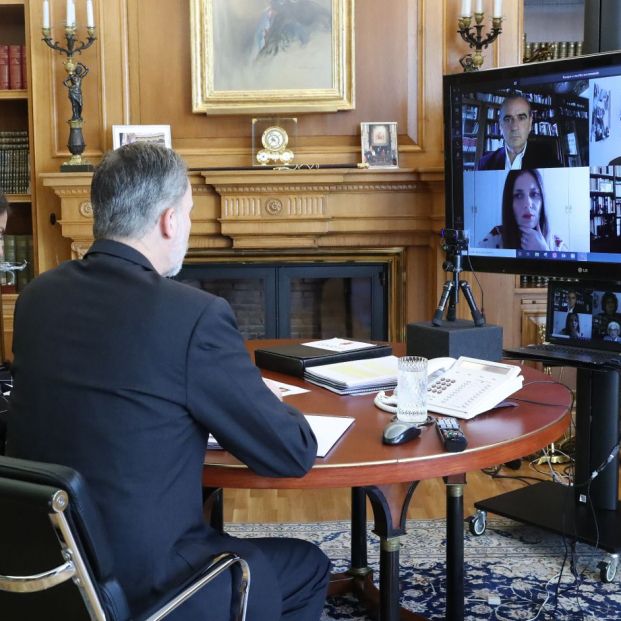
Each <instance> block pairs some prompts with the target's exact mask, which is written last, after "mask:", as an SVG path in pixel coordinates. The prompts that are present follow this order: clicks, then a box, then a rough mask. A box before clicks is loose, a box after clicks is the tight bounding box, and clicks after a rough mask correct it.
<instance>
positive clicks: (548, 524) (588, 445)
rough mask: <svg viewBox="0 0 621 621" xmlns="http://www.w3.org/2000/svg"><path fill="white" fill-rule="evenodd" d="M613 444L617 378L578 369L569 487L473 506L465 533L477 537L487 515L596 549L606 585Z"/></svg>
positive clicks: (611, 542)
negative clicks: (602, 557)
mask: <svg viewBox="0 0 621 621" xmlns="http://www.w3.org/2000/svg"><path fill="white" fill-rule="evenodd" d="M618 441H619V374H618V372H617V371H615V370H610V371H600V370H597V371H596V370H592V369H586V368H579V369H578V383H577V387H576V437H575V443H576V451H575V460H576V470H575V485H573V486H566V485H562V484H560V483H554V482H552V481H544V482H542V483H536V484H534V485H529V486H527V487H524V488H521V489H518V490H515V491H513V492H508V493H506V494H501V495H500V496H494V497H493V498H488V499H486V500H481V501H479V502H476V503H475V505H474V506H475V508H476V509H477V510H478V513H477V514H476V515H475V516H474V517H473V518H472V523H471V531H472V532H473V533H475V534H483V531H484V530H485V516H486V512H490V513H495V514H497V515H501V516H503V517H508V518H511V519H514V520H517V521H518V522H523V523H525V524H529V525H532V526H538V527H540V528H543V529H545V530H548V531H550V532H553V533H557V534H561V535H565V536H566V537H568V538H569V539H571V540H574V541H580V542H583V543H587V544H590V545H593V546H597V547H599V548H602V549H603V550H605V551H606V552H609V553H610V555H611V556H610V558H609V559H608V561H606V562H604V563H602V564H600V569H601V577H602V580H603V581H605V582H610V581H612V580H613V579H614V576H615V573H616V570H617V563H618V554H619V552H620V551H621V504H620V503H619V500H618V486H619V463H618V450H617V451H613V448H615V445H616V444H617V442H618ZM617 448H618V447H617ZM611 455H612V457H610V456H611ZM607 460H609V461H607ZM603 464H605V467H602V465H603ZM598 469H599V470H600V472H599V473H598V474H597V476H596V477H595V478H594V479H593V480H591V477H592V473H593V472H594V471H596V470H598Z"/></svg>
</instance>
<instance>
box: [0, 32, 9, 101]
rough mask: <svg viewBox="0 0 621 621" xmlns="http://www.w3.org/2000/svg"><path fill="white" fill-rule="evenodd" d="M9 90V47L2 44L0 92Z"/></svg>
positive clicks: (0, 46) (0, 47) (0, 49)
mask: <svg viewBox="0 0 621 621" xmlns="http://www.w3.org/2000/svg"><path fill="white" fill-rule="evenodd" d="M8 88H9V46H8V45H6V43H0V91H4V90H7V89H8Z"/></svg>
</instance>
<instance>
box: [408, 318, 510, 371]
mask: <svg viewBox="0 0 621 621" xmlns="http://www.w3.org/2000/svg"><path fill="white" fill-rule="evenodd" d="M406 336H407V353H408V355H409V356H423V357H425V358H438V357H440V356H450V357H451V358H459V356H469V357H470V358H480V359H481V360H493V361H498V360H501V359H502V328H501V327H500V326H490V325H486V326H481V327H478V328H476V327H475V326H474V324H473V322H472V321H466V320H464V319H457V320H455V321H444V322H443V323H442V325H441V326H434V325H433V324H432V323H431V321H423V322H421V323H409V324H408V325H407V335H406Z"/></svg>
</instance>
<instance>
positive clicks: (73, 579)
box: [0, 456, 130, 621]
mask: <svg viewBox="0 0 621 621" xmlns="http://www.w3.org/2000/svg"><path fill="white" fill-rule="evenodd" d="M108 549H109V548H108V545H107V543H106V534H105V531H104V528H103V525H102V524H101V517H100V514H99V512H98V510H97V507H96V506H95V504H94V502H93V500H92V499H91V497H90V495H89V493H88V489H87V487H86V484H85V482H84V480H83V479H82V477H81V476H80V475H79V474H78V473H77V472H76V471H74V470H72V469H71V468H67V467H64V466H59V465H55V464H47V463H41V462H33V461H27V460H22V459H15V458H11V457H4V456H0V611H2V612H1V614H0V616H1V617H2V618H3V619H46V618H48V619H49V618H66V619H72V620H73V619H76V620H80V619H85V620H89V619H98V620H99V619H101V620H104V619H109V620H114V621H126V620H127V619H129V618H130V614H129V607H128V605H127V600H126V599H125V595H124V593H123V590H122V589H121V587H120V585H119V584H118V582H117V581H116V580H115V578H114V576H113V571H112V568H113V564H112V558H111V557H110V555H109V552H108ZM25 593H28V594H29V595H28V596H25V595H24V594H25Z"/></svg>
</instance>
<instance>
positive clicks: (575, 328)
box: [561, 311, 583, 339]
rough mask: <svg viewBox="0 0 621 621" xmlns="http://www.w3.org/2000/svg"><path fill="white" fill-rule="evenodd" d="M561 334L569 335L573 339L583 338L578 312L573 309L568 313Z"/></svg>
mask: <svg viewBox="0 0 621 621" xmlns="http://www.w3.org/2000/svg"><path fill="white" fill-rule="evenodd" d="M561 334H564V335H566V336H569V337H570V338H572V339H581V338H583V337H582V332H580V317H579V315H578V313H575V312H573V311H571V312H569V313H567V316H566V317H565V327H564V328H563V329H562V330H561Z"/></svg>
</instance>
